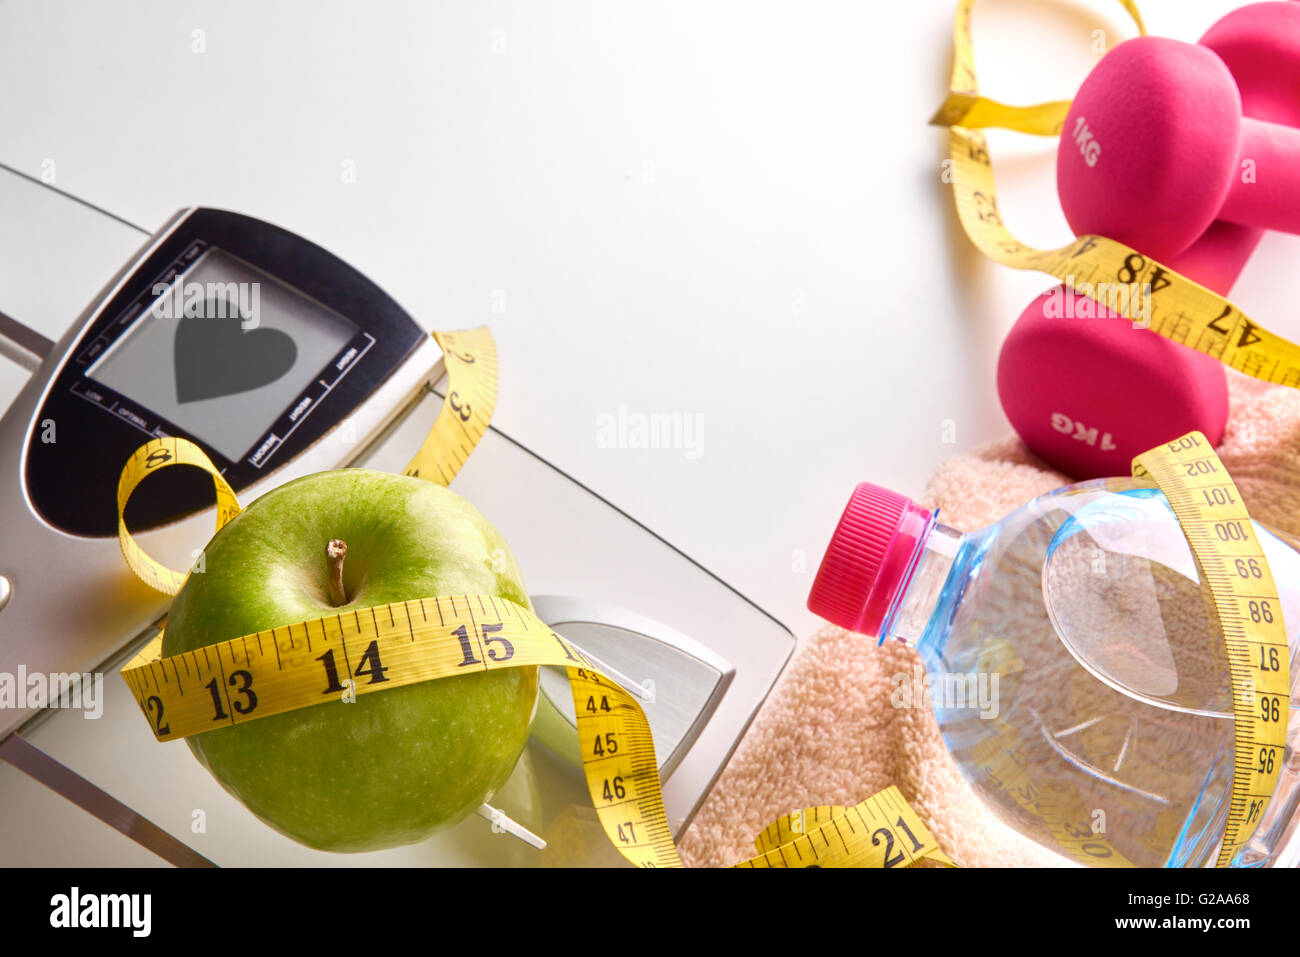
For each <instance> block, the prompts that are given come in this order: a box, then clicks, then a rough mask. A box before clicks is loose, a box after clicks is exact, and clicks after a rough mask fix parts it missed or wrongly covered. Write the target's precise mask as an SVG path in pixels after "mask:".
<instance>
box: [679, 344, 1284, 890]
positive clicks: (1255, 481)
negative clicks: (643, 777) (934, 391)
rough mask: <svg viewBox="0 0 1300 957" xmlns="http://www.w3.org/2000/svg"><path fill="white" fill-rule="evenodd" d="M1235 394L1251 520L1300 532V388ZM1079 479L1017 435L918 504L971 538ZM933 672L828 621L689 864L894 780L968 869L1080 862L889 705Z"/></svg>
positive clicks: (715, 795)
mask: <svg viewBox="0 0 1300 957" xmlns="http://www.w3.org/2000/svg"><path fill="white" fill-rule="evenodd" d="M1228 386H1229V392H1230V400H1231V410H1232V411H1231V414H1230V416H1229V420H1228V428H1227V432H1226V433H1225V435H1224V438H1223V441H1222V443H1221V444H1220V446H1219V449H1218V451H1219V455H1220V457H1221V458H1222V459H1223V462H1224V464H1225V465H1226V466H1227V468H1228V470H1229V472H1230V473H1231V474H1232V476H1233V479H1234V480H1235V481H1236V483H1237V487H1238V488H1239V489H1240V490H1241V494H1242V497H1243V498H1244V499H1245V501H1246V504H1247V506H1248V507H1249V509H1250V511H1251V515H1252V516H1254V518H1256V519H1257V520H1258V521H1260V522H1263V523H1264V524H1266V525H1269V526H1271V527H1272V528H1274V529H1276V530H1278V531H1280V532H1284V533H1287V534H1288V535H1290V536H1293V537H1297V538H1300V391H1296V390H1294V389H1289V388H1283V387H1279V386H1270V385H1268V384H1267V383H1263V382H1259V381H1257V380H1255V379H1250V378H1247V377H1245V376H1242V375H1239V374H1238V373H1236V372H1233V371H1231V370H1229V371H1228ZM866 477H867V476H864V478H866ZM1070 481H1071V480H1070V479H1069V478H1068V477H1066V476H1064V475H1061V474H1060V473H1059V472H1054V471H1052V470H1051V469H1049V468H1048V467H1047V466H1046V465H1044V464H1043V462H1042V461H1040V460H1039V459H1038V458H1036V457H1035V456H1034V455H1033V454H1032V453H1031V452H1029V450H1028V449H1026V448H1025V446H1024V445H1023V444H1022V443H1021V442H1020V440H1019V439H1017V438H1010V439H1006V440H1003V441H1000V442H997V443H994V444H993V445H990V446H987V447H985V448H982V449H979V450H977V451H975V452H973V453H971V454H968V455H962V456H957V457H955V458H953V459H950V460H948V461H946V462H944V463H943V464H942V465H941V466H940V467H939V469H938V471H937V472H936V473H935V474H934V476H933V477H932V478H931V479H930V482H929V484H928V485H927V486H926V489H925V494H924V495H922V496H921V497H919V498H918V501H920V502H921V503H922V504H924V505H926V506H928V507H931V508H935V507H937V508H939V509H940V510H941V514H942V520H943V521H944V522H945V523H946V524H948V525H951V526H953V527H954V528H958V529H961V530H963V531H969V530H972V529H976V528H981V527H983V526H985V525H989V524H991V523H993V522H995V521H997V520H998V519H999V518H1001V517H1002V516H1003V515H1005V514H1006V513H1008V512H1010V511H1012V510H1013V509H1015V508H1017V507H1018V506H1020V505H1022V504H1024V503H1025V502H1027V501H1028V500H1029V499H1031V498H1033V497H1035V496H1036V495H1040V494H1042V493H1044V492H1048V491H1051V490H1052V489H1054V488H1058V487H1059V486H1061V485H1064V484H1068V483H1069V482H1070ZM850 491H852V490H851V489H848V488H846V489H844V490H843V495H844V498H845V500H847V498H848V494H849V492H850ZM900 491H906V490H901V489H900ZM921 667H922V666H921V661H920V657H919V656H918V655H917V654H916V652H914V651H912V650H910V649H908V648H906V647H904V646H903V645H901V644H898V643H891V644H889V645H885V646H877V644H876V642H875V641H874V640H873V639H868V638H863V637H861V636H858V635H851V634H848V633H846V632H844V631H843V630H842V629H839V628H834V627H830V626H827V627H826V628H823V629H822V630H820V631H819V632H817V633H816V634H814V635H813V636H811V637H810V638H808V639H806V640H804V641H802V642H800V644H799V647H798V649H797V650H796V652H795V654H794V657H793V658H792V659H791V661H790V664H789V665H788V666H787V668H786V670H785V673H784V674H783V675H782V677H781V679H780V680H779V682H778V683H777V686H776V687H775V688H774V689H773V691H772V694H771V695H770V696H769V698H768V700H767V702H766V703H765V704H764V706H763V708H762V709H761V710H760V712H759V714H758V715H757V717H756V718H755V720H754V723H753V724H752V725H751V726H750V729H749V732H748V733H747V734H746V735H745V738H744V740H743V741H741V743H740V745H739V747H738V748H737V749H736V753H735V754H734V755H733V756H732V759H731V761H730V762H729V763H728V764H727V767H726V768H725V769H724V770H723V772H722V774H721V775H720V776H719V778H718V781H717V783H716V784H715V786H714V788H713V790H712V792H711V793H710V794H709V796H708V798H707V799H706V800H705V802H704V804H703V806H702V807H701V808H700V811H699V813H698V814H697V815H696V817H695V820H694V822H693V823H692V825H691V827H690V829H689V830H688V831H687V833H686V834H685V835H684V836H683V838H682V840H681V842H680V851H681V855H682V859H683V860H684V861H685V862H686V863H687V864H689V865H693V866H724V865H728V864H733V863H735V862H737V861H740V860H743V859H744V858H747V857H750V856H752V855H753V853H754V845H753V838H754V836H755V835H756V834H757V833H758V832H759V831H760V830H762V829H763V828H764V827H765V826H766V825H767V824H768V823H769V822H770V821H772V820H773V819H774V818H777V817H779V816H780V815H782V814H788V813H789V812H790V811H792V810H795V809H798V808H802V807H809V806H812V805H820V804H843V805H851V804H856V803H857V802H858V801H861V800H862V799H863V798H865V797H868V796H869V795H871V794H873V793H875V792H876V791H878V790H880V789H881V788H884V787H887V786H888V785H890V784H896V785H898V787H899V789H900V790H901V791H902V792H903V795H904V797H906V798H907V800H908V801H909V802H910V803H911V805H912V806H913V807H914V808H915V809H916V811H917V813H918V814H919V815H920V817H921V818H922V820H923V821H924V822H925V823H926V825H927V826H928V827H929V828H930V830H931V832H933V834H934V836H935V838H936V839H937V840H938V841H939V843H940V845H941V846H942V847H943V848H944V849H945V850H946V851H947V852H948V854H949V855H950V856H951V857H952V858H953V859H954V860H955V861H957V862H958V863H959V864H962V865H964V866H968V867H981V866H983V867H988V866H1008V865H1012V866H1070V864H1071V863H1072V862H1071V861H1069V860H1067V859H1066V858H1064V857H1061V856H1060V855H1057V854H1054V853H1052V852H1050V851H1048V850H1047V849H1045V848H1044V847H1042V846H1041V845H1039V844H1036V843H1035V842H1033V841H1030V840H1028V839H1027V838H1025V837H1022V836H1021V835H1020V834H1018V833H1016V832H1015V831H1013V830H1011V829H1010V828H1008V827H1007V826H1006V825H1004V824H1003V823H1002V822H1001V821H1000V820H999V819H998V818H996V817H995V816H994V815H993V813H992V811H990V810H989V809H988V808H987V807H986V806H985V805H984V803H983V802H982V801H980V799H979V798H978V797H976V796H975V794H974V792H973V791H972V790H971V788H970V786H969V785H968V784H967V783H966V781H965V779H964V778H963V777H962V775H961V772H960V771H959V770H958V769H957V766H956V764H955V763H954V762H953V759H952V757H951V756H950V755H949V753H948V751H947V749H946V748H945V747H944V744H943V739H942V738H941V737H940V734H939V728H938V725H937V724H936V722H935V719H934V714H933V713H932V712H931V711H929V710H923V709H920V708H897V707H894V706H893V705H892V704H891V702H890V696H891V693H892V692H893V691H894V689H895V688H896V687H897V685H896V683H895V682H894V680H893V676H894V675H896V674H899V673H903V674H911V673H912V672H913V670H914V669H919V668H921Z"/></svg>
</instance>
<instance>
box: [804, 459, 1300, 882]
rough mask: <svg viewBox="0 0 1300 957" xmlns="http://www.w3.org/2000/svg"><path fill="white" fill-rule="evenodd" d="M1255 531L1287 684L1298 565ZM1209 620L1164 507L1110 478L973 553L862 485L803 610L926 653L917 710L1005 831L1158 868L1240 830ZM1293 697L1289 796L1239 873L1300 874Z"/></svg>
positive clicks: (1024, 517)
mask: <svg viewBox="0 0 1300 957" xmlns="http://www.w3.org/2000/svg"><path fill="white" fill-rule="evenodd" d="M1255 530H1256V533H1257V535H1258V536H1259V539H1260V542H1261V544H1262V546H1263V549H1264V553H1265V556H1266V558H1267V561H1268V565H1269V568H1270V569H1271V571H1272V573H1273V577H1274V580H1275V582H1276V583H1277V586H1278V591H1279V596H1280V598H1281V605H1282V607H1281V608H1280V609H1277V608H1265V609H1262V613H1267V614H1281V615H1283V619H1284V621H1285V623H1286V626H1287V634H1288V637H1289V641H1290V648H1291V655H1292V664H1291V674H1292V676H1293V679H1294V678H1295V677H1296V676H1297V673H1298V672H1300V668H1298V667H1297V665H1298V664H1300V663H1298V662H1296V660H1295V652H1296V650H1297V647H1300V643H1298V642H1297V631H1300V553H1297V551H1296V550H1295V547H1294V546H1293V545H1291V544H1288V543H1287V542H1285V541H1283V539H1282V538H1281V537H1279V534H1278V533H1276V532H1271V531H1269V530H1268V529H1266V528H1264V527H1262V526H1260V525H1259V523H1255ZM1209 602H1210V599H1209V589H1208V587H1203V586H1202V583H1201V581H1200V577H1199V574H1198V572H1197V568H1196V563H1195V560H1194V558H1193V557H1192V552H1191V549H1190V547H1189V546H1188V544H1187V541H1186V538H1185V537H1184V535H1183V532H1182V529H1181V527H1180V526H1179V524H1178V521H1177V519H1176V518H1175V516H1174V513H1173V510H1172V509H1171V508H1170V507H1169V503H1168V501H1167V500H1166V499H1165V497H1164V495H1163V494H1162V493H1161V492H1160V491H1159V490H1158V489H1156V488H1155V487H1154V485H1151V484H1148V483H1145V482H1143V481H1139V480H1136V479H1097V480H1094V481H1090V482H1084V483H1081V484H1078V485H1072V486H1067V487H1065V488H1062V489H1059V490H1057V491H1055V492H1052V493H1050V494H1048V495H1043V496H1041V497H1039V498H1037V499H1034V500H1033V501H1032V502H1030V503H1029V504H1028V505H1025V506H1023V507H1022V508H1020V509H1018V510H1017V511H1015V512H1012V513H1011V514H1010V515H1008V516H1007V517H1006V518H1004V519H1003V520H1002V521H1000V522H998V523H997V524H995V525H990V526H989V527H987V528H984V529H981V530H979V531H975V532H970V533H969V534H965V535H963V534H962V533H961V532H958V531H956V530H955V529H952V528H949V527H947V526H945V525H942V524H940V523H939V522H937V521H936V520H935V513H933V512H931V511H929V510H927V509H924V508H922V507H921V506H919V505H917V504H916V503H915V502H912V501H911V500H909V499H907V498H905V497H903V496H901V495H897V494H895V493H893V492H890V491H888V490H886V489H882V488H880V487H878V486H875V485H870V484H867V483H863V484H862V485H859V486H858V487H857V489H856V490H855V491H854V493H853V497H852V499H851V500H850V501H849V504H848V507H847V508H846V509H845V511H844V515H843V517H842V518H841V519H840V523H839V526H838V527H837V528H836V530H835V535H834V537H833V538H832V540H831V543H830V546H829V547H828V549H827V551H826V556H825V558H824V559H823V560H822V565H821V568H820V569H819V571H818V573H817V578H816V581H815V582H814V584H813V588H812V593H811V594H810V596H809V599H808V607H809V608H810V609H812V611H813V612H814V613H816V614H818V615H820V616H821V617H823V618H826V619H828V620H830V621H832V622H834V623H835V624H837V625H840V626H841V627H843V628H846V629H848V630H850V631H856V632H860V633H863V634H866V635H873V636H876V635H878V636H879V637H880V639H881V641H882V643H883V641H884V640H885V639H887V638H890V639H895V640H898V641H903V642H906V643H907V644H908V645H910V646H912V647H914V648H915V649H916V650H917V651H918V652H919V653H920V655H921V658H922V660H923V661H924V663H925V667H926V670H927V675H926V677H925V679H924V681H925V687H924V688H923V689H922V691H923V692H924V694H923V695H913V696H912V697H913V698H915V697H924V698H928V699H929V703H931V704H932V705H933V707H934V710H935V713H936V715H937V717H938V721H939V727H940V729H941V730H942V732H943V737H944V741H945V743H946V744H947V746H948V748H949V749H950V750H951V752H952V754H953V756H954V757H955V758H956V761H957V764H958V765H959V766H960V767H961V769H962V772H963V773H964V775H965V776H966V778H967V780H969V782H970V783H971V785H972V787H973V788H974V789H975V791H976V793H978V794H979V795H980V797H981V798H982V799H983V800H984V801H985V802H986V803H987V804H989V805H990V806H991V807H992V808H993V810H994V811H995V812H996V813H997V814H998V815H999V816H1000V817H1001V818H1002V819H1003V820H1004V821H1006V822H1007V823H1008V824H1009V825H1010V826H1011V827H1013V828H1015V829H1016V830H1018V831H1020V832H1021V833H1023V834H1025V835H1026V836H1028V837H1030V838H1032V839H1034V840H1036V841H1038V842H1039V843H1041V844H1043V845H1045V846H1046V847H1048V848H1051V849H1052V850H1055V851H1058V852H1060V853H1065V854H1068V855H1069V856H1071V857H1073V858H1075V859H1079V860H1083V861H1085V862H1090V863H1096V864H1101V865H1107V864H1109V865H1115V864H1120V865H1123V864H1133V865H1137V866H1142V867H1154V866H1162V865H1168V866H1201V865H1206V864H1213V863H1214V861H1215V859H1216V857H1217V854H1218V848H1219V845H1220V843H1221V840H1222V836H1223V829H1224V825H1225V823H1226V821H1227V815H1228V803H1229V795H1230V794H1231V790H1232V766H1233V761H1234V740H1233V725H1234V719H1233V704H1232V694H1231V687H1230V682H1229V669H1228V662H1227V655H1226V652H1225V648H1224V643H1223V638H1222V636H1221V634H1220V633H1219V631H1218V630H1217V626H1216V625H1215V621H1216V618H1215V614H1214V611H1213V606H1212V605H1211V604H1210V603H1209ZM910 683H915V682H910ZM907 684H908V683H907V682H902V681H900V683H899V689H896V691H895V694H896V695H897V694H898V690H911V689H908V688H907ZM1291 687H1292V692H1291V695H1292V711H1291V722H1292V723H1291V725H1290V728H1289V730H1288V736H1287V748H1286V751H1285V755H1284V756H1283V758H1282V760H1283V767H1282V773H1281V778H1280V780H1279V782H1278V786H1277V789H1276V791H1275V792H1274V795H1273V798H1272V800H1271V801H1270V803H1269V805H1268V807H1267V808H1266V809H1265V811H1264V815H1263V818H1262V820H1261V821H1260V823H1259V825H1258V827H1257V829H1256V831H1255V834H1254V836H1253V837H1252V839H1251V840H1250V842H1249V843H1248V844H1247V845H1246V846H1245V847H1244V848H1243V849H1242V851H1241V852H1240V853H1239V854H1238V855H1237V857H1236V860H1235V861H1234V864H1235V866H1261V865H1267V866H1294V865H1295V864H1296V862H1297V859H1300V827H1297V828H1293V827H1292V826H1291V824H1292V819H1293V817H1294V818H1296V819H1297V820H1300V815H1296V814H1295V811H1296V808H1297V802H1298V800H1300V786H1298V785H1300V761H1298V760H1297V756H1296V747H1295V746H1296V742H1297V736H1300V722H1298V719H1297V715H1298V714H1300V701H1297V698H1296V695H1297V690H1296V688H1297V686H1296V683H1295V681H1294V680H1293V683H1292V686H1291ZM901 697H904V698H905V697H908V696H901ZM895 704H902V705H907V704H912V705H915V704H916V702H915V701H914V700H913V701H910V702H909V701H895ZM1256 757H1257V756H1255V755H1251V759H1252V760H1254V759H1255V758H1256Z"/></svg>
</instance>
